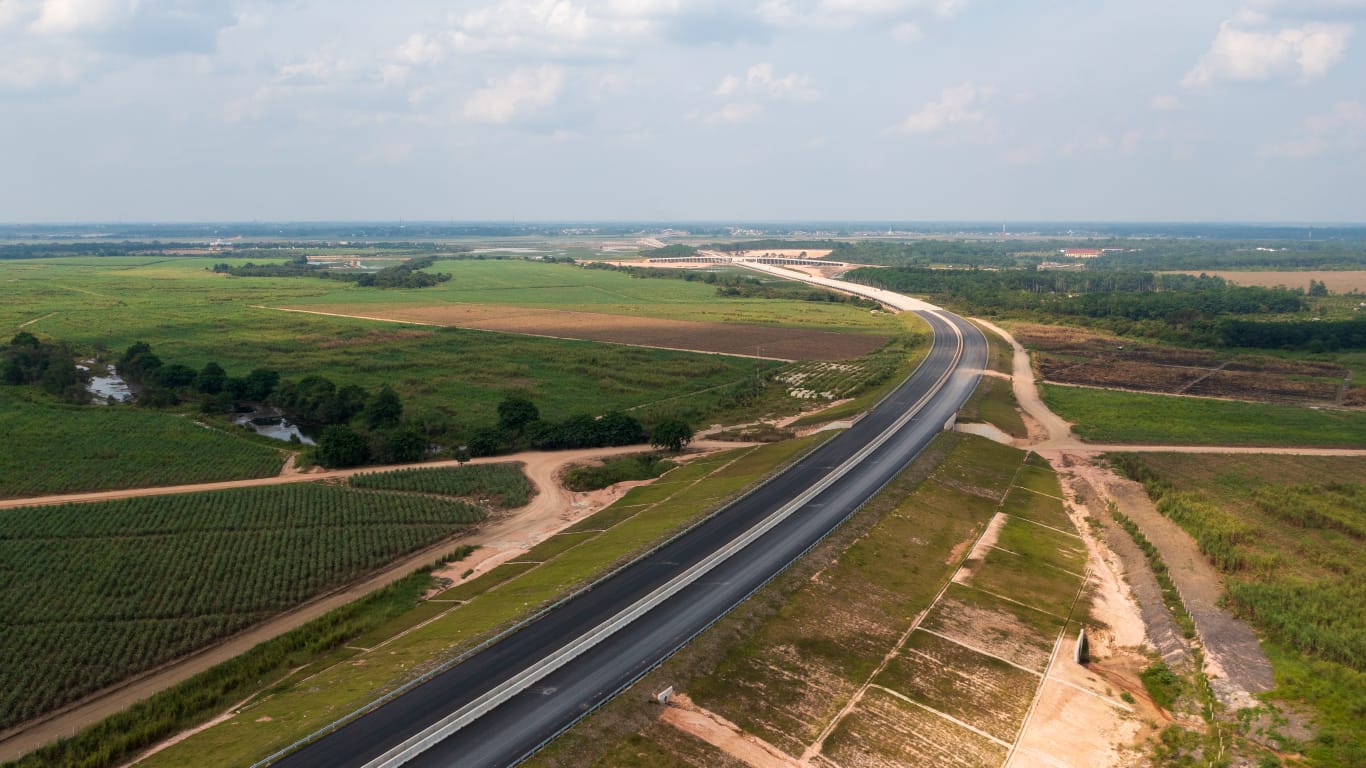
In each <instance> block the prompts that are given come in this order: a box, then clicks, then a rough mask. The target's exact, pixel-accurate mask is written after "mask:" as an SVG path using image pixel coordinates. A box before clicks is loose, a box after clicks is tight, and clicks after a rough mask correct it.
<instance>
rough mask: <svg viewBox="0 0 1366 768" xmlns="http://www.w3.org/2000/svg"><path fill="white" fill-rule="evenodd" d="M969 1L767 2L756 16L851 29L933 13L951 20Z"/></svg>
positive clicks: (770, 21)
mask: <svg viewBox="0 0 1366 768" xmlns="http://www.w3.org/2000/svg"><path fill="white" fill-rule="evenodd" d="M966 5H967V2H966V0H764V1H763V2H761V3H759V5H758V8H757V9H756V14H757V15H758V17H759V18H760V19H763V20H764V21H765V22H766V23H768V24H770V25H773V26H778V27H798V26H800V27H827V28H828V27H836V28H848V27H853V26H857V25H862V24H868V23H875V22H885V21H887V20H895V19H897V18H902V19H904V18H905V17H906V16H908V15H911V14H917V13H919V14H924V13H926V12H929V13H932V14H934V15H937V16H941V17H945V18H947V17H952V16H954V15H956V14H957V13H958V12H959V11H960V10H962V9H963V8H964V7H965V6H966Z"/></svg>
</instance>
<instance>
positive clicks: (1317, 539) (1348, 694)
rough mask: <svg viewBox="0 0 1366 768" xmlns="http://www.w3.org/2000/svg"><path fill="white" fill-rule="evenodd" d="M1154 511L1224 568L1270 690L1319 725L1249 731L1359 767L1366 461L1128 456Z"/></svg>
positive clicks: (1364, 685) (1365, 665)
mask: <svg viewBox="0 0 1366 768" xmlns="http://www.w3.org/2000/svg"><path fill="white" fill-rule="evenodd" d="M1120 464H1121V466H1122V467H1123V468H1125V469H1126V471H1128V472H1129V474H1130V475H1131V476H1133V477H1135V479H1138V480H1141V481H1143V482H1144V484H1145V485H1146V486H1147V487H1148V490H1149V493H1150V494H1151V495H1153V496H1154V498H1155V499H1156V500H1157V502H1158V508H1159V509H1160V510H1162V512H1163V513H1164V514H1166V515H1168V516H1169V517H1171V518H1172V519H1173V520H1175V521H1176V522H1177V523H1178V524H1180V525H1181V526H1182V527H1183V528H1185V529H1186V530H1187V531H1188V532H1190V534H1191V535H1192V536H1193V537H1195V539H1196V541H1197V542H1198V543H1199V546H1200V549H1201V551H1202V552H1204V553H1205V555H1206V556H1207V557H1209V558H1210V560H1211V562H1213V563H1214V564H1215V565H1216V566H1217V567H1219V569H1220V570H1221V571H1223V572H1224V573H1225V574H1226V578H1227V580H1226V582H1225V586H1226V589H1227V593H1228V600H1229V604H1230V606H1231V607H1232V608H1233V610H1234V611H1236V612H1237V613H1238V614H1239V615H1241V616H1242V617H1243V618H1245V619H1247V620H1248V621H1249V622H1251V623H1252V624H1253V626H1255V627H1257V628H1258V629H1259V630H1260V631H1261V632H1263V633H1265V638H1266V639H1265V641H1264V642H1263V646H1264V647H1265V648H1266V650H1267V655H1268V656H1269V657H1270V659H1271V663H1272V666H1273V668H1274V669H1275V672H1276V684H1277V688H1276V690H1275V691H1273V692H1272V693H1271V694H1269V696H1268V698H1269V700H1271V701H1282V702H1286V703H1289V704H1291V705H1292V709H1295V708H1300V707H1305V706H1307V707H1308V708H1309V709H1310V710H1312V712H1313V719H1314V722H1315V726H1316V728H1317V735H1315V736H1314V737H1313V738H1310V739H1308V740H1304V741H1296V740H1294V739H1292V738H1289V737H1288V736H1286V735H1284V733H1277V732H1276V731H1275V730H1274V729H1273V730H1271V731H1270V732H1269V733H1265V734H1254V735H1255V736H1257V737H1258V740H1260V741H1265V742H1269V743H1271V744H1273V745H1276V746H1278V747H1279V748H1281V749H1282V750H1283V751H1291V752H1294V751H1299V752H1303V753H1304V754H1305V755H1307V756H1308V757H1309V761H1310V763H1311V764H1312V765H1315V766H1324V767H1325V768H1328V767H1332V768H1339V767H1342V768H1345V767H1346V766H1358V765H1366V718H1363V716H1362V713H1363V712H1366V558H1363V557H1362V551H1363V546H1364V545H1366V485H1363V484H1361V483H1351V482H1344V481H1345V480H1348V479H1357V478H1361V477H1363V476H1366V459H1361V458H1346V457H1343V458H1328V457H1291V456H1275V457H1271V456H1237V457H1235V456H1198V457H1192V456H1187V455H1176V454H1148V455H1143V456H1141V457H1140V456H1135V455H1124V456H1121V457H1120Z"/></svg>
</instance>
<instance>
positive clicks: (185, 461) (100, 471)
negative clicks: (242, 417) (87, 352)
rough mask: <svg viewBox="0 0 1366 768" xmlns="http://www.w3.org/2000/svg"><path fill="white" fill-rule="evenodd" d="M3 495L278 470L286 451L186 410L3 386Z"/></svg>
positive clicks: (237, 477) (165, 482) (0, 405)
mask: <svg viewBox="0 0 1366 768" xmlns="http://www.w3.org/2000/svg"><path fill="white" fill-rule="evenodd" d="M0 434H3V435H4V442H5V445H4V450H3V451H0V499H3V498H21V497H25V496H38V495H41V494H52V493H75V492H79V491H99V490H106V489H114V488H137V487H143V486H151V485H178V484H187V483H205V482H214V481H219V480H240V479H244V478H253V477H269V476H271V475H275V474H278V473H279V472H280V467H281V466H282V465H283V464H284V461H285V457H284V454H283V452H281V451H279V450H276V449H274V448H271V447H269V446H265V445H261V444H258V443H255V442H251V441H250V440H247V439H246V438H244V437H241V436H238V435H233V434H231V433H229V432H225V431H222V430H218V429H211V428H209V427H205V426H203V425H201V424H196V423H195V422H194V421H193V420H192V419H191V418H189V417H182V416H174V415H171V414H165V413H159V412H156V411H150V410H141V409H132V408H117V407H99V406H88V407H84V408H82V407H77V406H64V405H50V404H41V403H32V402H28V401H26V400H21V399H19V398H16V397H14V396H13V395H11V394H9V393H7V392H6V391H5V388H4V387H0Z"/></svg>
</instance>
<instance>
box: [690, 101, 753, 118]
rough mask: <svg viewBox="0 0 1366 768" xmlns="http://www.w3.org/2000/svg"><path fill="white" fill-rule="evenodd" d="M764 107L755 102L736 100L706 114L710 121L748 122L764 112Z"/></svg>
mask: <svg viewBox="0 0 1366 768" xmlns="http://www.w3.org/2000/svg"><path fill="white" fill-rule="evenodd" d="M763 111H764V108H763V107H761V106H759V105H758V104H755V103H753V102H745V101H734V102H731V103H729V104H727V105H725V106H723V107H721V108H720V109H718V110H717V111H715V112H713V113H711V114H710V115H707V116H706V118H705V119H706V122H708V123H747V122H749V121H751V120H753V119H754V118H756V117H758V116H759V115H760V114H762V113H763Z"/></svg>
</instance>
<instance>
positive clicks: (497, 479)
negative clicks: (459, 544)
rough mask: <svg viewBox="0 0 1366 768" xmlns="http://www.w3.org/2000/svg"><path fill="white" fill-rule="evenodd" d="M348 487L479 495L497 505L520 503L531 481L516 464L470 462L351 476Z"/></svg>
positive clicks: (513, 506)
mask: <svg viewBox="0 0 1366 768" xmlns="http://www.w3.org/2000/svg"><path fill="white" fill-rule="evenodd" d="M350 483H351V485H352V487H355V488H371V489H376V490H389V491H408V492H412V493H430V494H435V495H439V496H466V497H470V496H479V497H483V498H491V499H493V500H496V501H497V503H498V506H501V507H507V508H509V509H513V508H516V507H521V506H524V505H525V504H526V503H527V499H528V497H529V496H530V494H531V484H530V483H529V482H528V481H527V478H526V474H525V473H524V472H522V467H521V465H520V464H516V463H511V462H508V463H501V464H472V465H469V466H463V467H437V468H432V469H399V470H394V471H392V472H373V473H369V474H363V475H354V476H352V477H351V479H350Z"/></svg>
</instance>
